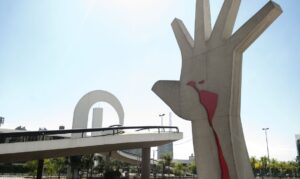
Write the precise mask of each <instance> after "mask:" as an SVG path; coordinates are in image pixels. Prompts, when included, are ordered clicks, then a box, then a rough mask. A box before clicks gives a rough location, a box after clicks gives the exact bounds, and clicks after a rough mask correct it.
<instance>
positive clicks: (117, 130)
mask: <svg viewBox="0 0 300 179" xmlns="http://www.w3.org/2000/svg"><path fill="white" fill-rule="evenodd" d="M129 129H135V131H136V132H139V131H142V130H150V129H156V130H157V133H162V132H163V133H179V129H178V127H175V126H127V127H108V128H89V129H66V130H47V131H22V132H4V133H0V139H3V138H8V137H42V140H44V137H45V136H50V135H59V134H74V133H81V137H82V138H83V137H85V134H86V133H88V132H105V131H112V133H110V134H106V135H116V134H120V131H122V133H124V130H129ZM165 129H169V130H168V131H167V130H165ZM106 135H105V136H106ZM99 136H101V135H99ZM89 137H95V136H89Z"/></svg>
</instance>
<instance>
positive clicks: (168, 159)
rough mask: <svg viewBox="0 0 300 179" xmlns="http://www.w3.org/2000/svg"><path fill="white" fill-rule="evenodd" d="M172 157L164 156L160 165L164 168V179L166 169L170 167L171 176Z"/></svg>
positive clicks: (169, 155) (167, 154)
mask: <svg viewBox="0 0 300 179" xmlns="http://www.w3.org/2000/svg"><path fill="white" fill-rule="evenodd" d="M172 160H173V158H172V156H171V154H170V153H166V154H164V155H162V157H161V160H160V161H159V165H161V166H162V177H163V178H165V172H166V167H168V174H169V175H170V167H171V163H172Z"/></svg>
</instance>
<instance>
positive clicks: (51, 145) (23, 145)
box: [0, 126, 183, 163]
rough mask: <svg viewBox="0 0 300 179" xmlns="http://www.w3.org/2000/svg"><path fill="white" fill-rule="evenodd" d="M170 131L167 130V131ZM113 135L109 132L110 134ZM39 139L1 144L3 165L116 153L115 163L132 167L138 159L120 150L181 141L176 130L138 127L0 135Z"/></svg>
mask: <svg viewBox="0 0 300 179" xmlns="http://www.w3.org/2000/svg"><path fill="white" fill-rule="evenodd" d="M165 128H167V129H168V130H165ZM108 131H110V132H108ZM93 132H104V133H105V135H100V136H93V135H90V134H89V133H93ZM72 133H78V134H81V138H59V137H58V139H56V140H45V139H46V138H47V137H46V136H48V137H49V136H56V137H57V136H60V135H61V136H66V134H72ZM24 137H25V139H26V137H31V139H32V138H36V139H37V141H26V140H23V141H17V142H14V143H1V144H0V162H7V163H9V162H17V161H27V160H38V159H44V158H53V157H62V156H72V155H84V154H91V153H102V152H111V151H117V152H113V154H114V156H113V157H116V159H118V157H123V160H124V159H125V158H127V160H128V162H129V163H132V162H136V159H137V157H136V156H132V155H130V154H125V153H124V152H122V151H120V150H124V149H134V148H149V147H152V146H159V145H163V144H166V143H170V142H173V141H176V140H180V139H182V137H183V135H182V133H181V132H179V130H178V128H177V127H164V126H135V127H117V128H96V129H72V130H58V131H30V132H9V133H7V132H5V133H0V139H1V138H2V141H5V140H3V138H4V139H7V138H23V139H24Z"/></svg>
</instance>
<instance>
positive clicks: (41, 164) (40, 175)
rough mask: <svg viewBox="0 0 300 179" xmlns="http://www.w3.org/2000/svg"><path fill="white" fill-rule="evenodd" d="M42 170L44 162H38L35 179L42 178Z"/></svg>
mask: <svg viewBox="0 0 300 179" xmlns="http://www.w3.org/2000/svg"><path fill="white" fill-rule="evenodd" d="M43 168H44V160H43V159H41V160H38V168H37V174H36V179H42V177H43Z"/></svg>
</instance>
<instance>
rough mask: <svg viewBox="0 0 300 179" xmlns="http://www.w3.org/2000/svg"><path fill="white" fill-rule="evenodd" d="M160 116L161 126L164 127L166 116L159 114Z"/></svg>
mask: <svg viewBox="0 0 300 179" xmlns="http://www.w3.org/2000/svg"><path fill="white" fill-rule="evenodd" d="M158 116H159V117H160V119H161V126H163V125H164V123H163V120H164V116H165V114H159V115H158Z"/></svg>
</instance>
